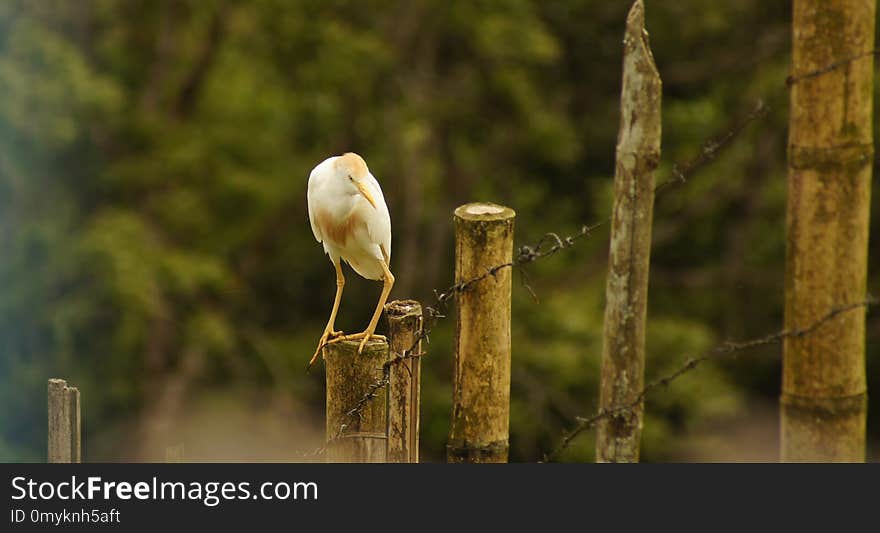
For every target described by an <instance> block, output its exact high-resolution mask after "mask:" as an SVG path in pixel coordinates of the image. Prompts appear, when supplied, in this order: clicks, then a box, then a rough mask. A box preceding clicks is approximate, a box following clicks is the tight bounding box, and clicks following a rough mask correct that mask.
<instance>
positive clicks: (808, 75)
mask: <svg viewBox="0 0 880 533" xmlns="http://www.w3.org/2000/svg"><path fill="white" fill-rule="evenodd" d="M878 54H880V50H877V49H874V50H868V51H867V52H862V53H860V54H856V55H853V56H850V57H847V58H844V59H841V60H839V61H835V62H833V63H829V64H828V65H826V66H825V67H822V68H820V69H816V70H811V71H809V72H805V73H803V74H791V75H790V76H788V77H787V78H785V86H786V87H787V88H789V89H790V88H791V87H792V86H793V85H795V84H797V83H800V82H802V81H804V80H809V79H812V78H817V77H819V76H822V75H823V74H828V73H829V72H832V71H834V70H837V69H839V68H840V67H844V66H847V65H849V64H850V63H853V62H855V61H858V60H859V59H863V58H865V57H868V56H876V55H878Z"/></svg>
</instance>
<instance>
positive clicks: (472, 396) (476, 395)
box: [446, 203, 516, 463]
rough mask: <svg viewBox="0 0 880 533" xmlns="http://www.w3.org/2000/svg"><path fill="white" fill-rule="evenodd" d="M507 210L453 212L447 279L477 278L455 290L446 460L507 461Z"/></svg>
mask: <svg viewBox="0 0 880 533" xmlns="http://www.w3.org/2000/svg"><path fill="white" fill-rule="evenodd" d="M515 216H516V214H515V213H514V211H513V209H510V208H508V207H502V206H498V205H494V204H487V203H475V204H467V205H463V206H461V207H459V208H458V209H456V210H455V217H454V219H455V281H456V283H457V284H461V283H463V282H466V281H468V280H472V279H474V278H476V277H478V276H485V277H484V278H483V279H481V280H479V281H474V282H472V283H469V284H468V285H467V286H461V285H459V291H458V292H457V295H456V298H457V306H456V307H457V309H458V313H457V321H456V330H455V331H456V334H455V381H454V388H453V398H452V422H451V427H450V430H449V441H448V443H447V446H446V458H447V461H448V462H450V463H504V462H507V451H508V431H509V425H510V292H511V278H512V275H511V269H510V268H501V269H497V270H496V271H495V272H493V273H489V269H491V268H492V267H495V266H497V265H501V264H504V263H510V262H511V261H512V258H513V222H514V217H515Z"/></svg>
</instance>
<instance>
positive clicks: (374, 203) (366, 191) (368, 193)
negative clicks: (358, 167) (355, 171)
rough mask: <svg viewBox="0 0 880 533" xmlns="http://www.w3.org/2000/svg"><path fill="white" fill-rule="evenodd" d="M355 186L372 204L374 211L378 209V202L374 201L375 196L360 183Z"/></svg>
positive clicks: (357, 182)
mask: <svg viewBox="0 0 880 533" xmlns="http://www.w3.org/2000/svg"><path fill="white" fill-rule="evenodd" d="M354 184H355V185H356V186H357V188H358V190H359V191H360V192H361V194H363V195H364V198H366V199H367V201H368V202H370V205H372V206H373V209H376V200H373V196H372V195H371V194H370V191H368V190H367V187H366V186H365V185H364V184H363V183H361V182H359V181H356V182H355V183H354Z"/></svg>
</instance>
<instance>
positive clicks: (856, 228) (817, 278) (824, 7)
mask: <svg viewBox="0 0 880 533" xmlns="http://www.w3.org/2000/svg"><path fill="white" fill-rule="evenodd" d="M875 8H876V5H875V2H874V1H873V0H839V1H836V2H815V1H807V0H795V1H794V10H793V20H792V28H793V32H792V47H793V50H792V78H791V80H792V81H791V94H790V98H791V105H790V112H789V113H790V116H789V146H788V212H787V220H786V223H787V233H788V238H787V249H786V273H785V327H786V329H789V330H793V329H798V328H803V327H805V326H808V325H809V324H811V323H814V322H815V321H817V320H819V319H820V318H821V317H822V316H824V315H826V314H827V313H828V312H830V311H831V310H832V309H834V308H836V307H839V306H843V305H847V304H851V303H853V302H858V301H861V300H863V299H864V298H865V292H866V278H867V259H868V255H867V254H868V222H869V219H868V213H869V205H870V196H871V168H872V161H873V157H874V153H873V131H872V113H873V78H874V54H873V53H872V51H873V49H874V23H875V22H874V13H875ZM828 65H837V66H836V67H835V68H831V69H828V68H827V67H828ZM810 72H820V74H818V75H810V76H804V74H806V73H810ZM866 400H867V385H866V381H865V316H864V313H844V314H841V315H840V316H838V317H836V318H835V319H834V320H832V321H830V322H829V323H827V324H825V325H823V326H822V327H821V328H819V329H818V330H816V331H815V332H813V333H811V334H810V335H805V336H802V337H787V338H786V339H785V341H784V345H783V377H782V396H781V402H780V403H781V419H780V421H781V428H780V429H781V459H782V460H783V461H846V462H850V461H855V462H861V461H864V460H865V419H866V411H867V403H866Z"/></svg>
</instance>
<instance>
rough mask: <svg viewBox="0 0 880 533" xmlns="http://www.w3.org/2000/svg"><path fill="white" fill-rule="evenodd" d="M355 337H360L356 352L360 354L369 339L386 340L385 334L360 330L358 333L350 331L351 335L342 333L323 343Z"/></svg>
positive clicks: (351, 339)
mask: <svg viewBox="0 0 880 533" xmlns="http://www.w3.org/2000/svg"><path fill="white" fill-rule="evenodd" d="M357 339H361V343H360V345H359V346H358V354H361V353H362V352H363V351H364V346H366V345H367V343H368V342H370V339H379V340H381V341H384V340H388V339H386V338H385V335H376V334H375V333H372V332H368V331H362V332H360V333H352V334H351V335H343V336H341V337H336V338H334V339H330V340H329V341H327V342H326V343H325V344H333V343H335V342H340V341H354V340H357Z"/></svg>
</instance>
